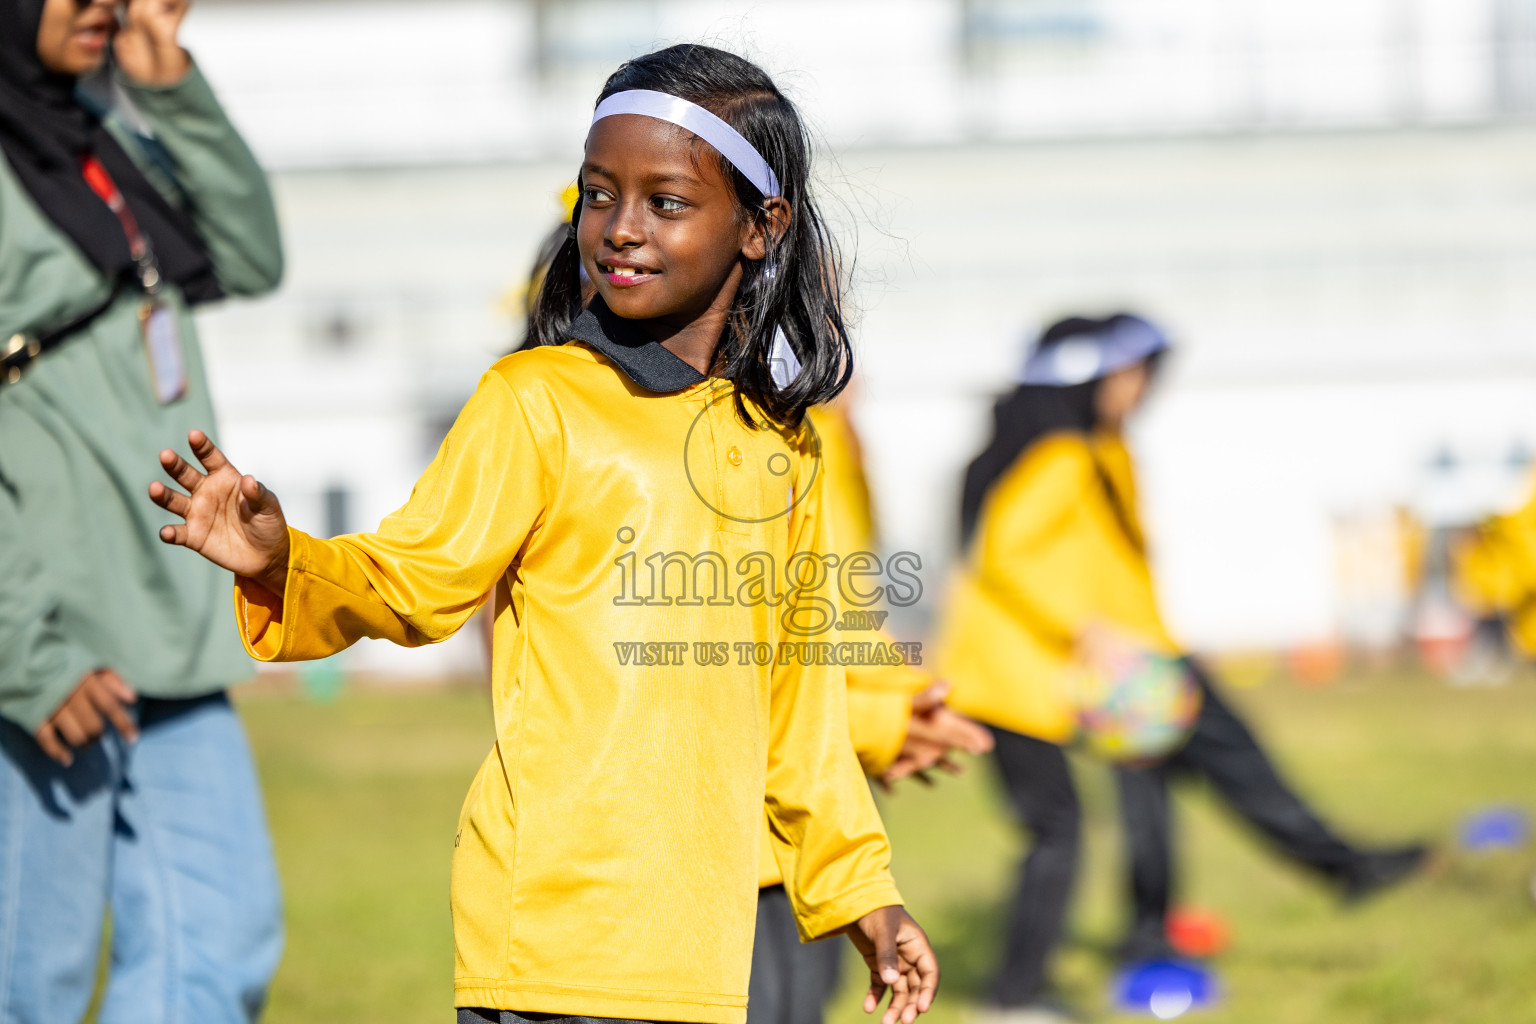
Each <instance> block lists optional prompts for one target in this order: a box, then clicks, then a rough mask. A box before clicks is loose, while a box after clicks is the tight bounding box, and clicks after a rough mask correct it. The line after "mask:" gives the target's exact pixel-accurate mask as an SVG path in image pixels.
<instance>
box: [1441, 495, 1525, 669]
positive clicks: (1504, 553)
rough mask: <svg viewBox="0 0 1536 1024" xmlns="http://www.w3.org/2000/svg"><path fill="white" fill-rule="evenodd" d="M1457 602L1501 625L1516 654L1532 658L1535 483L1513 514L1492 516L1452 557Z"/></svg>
mask: <svg viewBox="0 0 1536 1024" xmlns="http://www.w3.org/2000/svg"><path fill="white" fill-rule="evenodd" d="M1451 561H1452V568H1453V580H1454V582H1455V585H1456V594H1457V596H1458V597H1459V598H1460V599H1461V600H1462V601H1463V602H1464V603H1465V604H1466V605H1467V607H1468V608H1469V609H1470V610H1471V611H1472V612H1473V613H1474V614H1476V615H1478V616H1479V617H1481V618H1483V619H1487V620H1494V621H1497V622H1499V623H1502V625H1503V627H1504V628H1505V630H1506V631H1507V632H1508V635H1509V638H1510V640H1511V641H1513V643H1514V646H1515V649H1516V650H1518V651H1519V652H1520V653H1521V654H1523V655H1524V656H1525V657H1527V658H1536V481H1533V483H1532V486H1531V494H1530V498H1529V499H1528V500H1527V501H1526V502H1525V504H1524V505H1523V506H1521V507H1520V508H1519V509H1517V510H1516V511H1514V512H1509V513H1506V514H1503V515H1497V516H1491V517H1490V518H1488V519H1487V520H1486V521H1484V522H1483V523H1481V524H1479V525H1478V527H1477V528H1476V529H1475V530H1472V531H1470V532H1469V533H1468V534H1467V535H1466V536H1465V537H1462V538H1460V539H1459V540H1458V542H1457V543H1456V544H1455V545H1454V546H1453V548H1452V551H1451Z"/></svg>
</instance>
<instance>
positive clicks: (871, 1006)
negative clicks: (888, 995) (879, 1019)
mask: <svg viewBox="0 0 1536 1024" xmlns="http://www.w3.org/2000/svg"><path fill="white" fill-rule="evenodd" d="M884 998H885V982H883V981H881V980H880V974H879V972H878V971H870V972H869V991H868V992H866V993H864V1012H865V1013H874V1012H875V1011H876V1010H878V1009H879V1008H880V1000H882V999H884Z"/></svg>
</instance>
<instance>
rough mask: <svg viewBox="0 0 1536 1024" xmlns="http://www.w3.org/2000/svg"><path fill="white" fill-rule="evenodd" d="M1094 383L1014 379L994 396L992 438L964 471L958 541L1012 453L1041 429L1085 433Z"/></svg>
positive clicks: (1093, 415) (964, 539) (969, 530)
mask: <svg viewBox="0 0 1536 1024" xmlns="http://www.w3.org/2000/svg"><path fill="white" fill-rule="evenodd" d="M1098 390H1099V382H1098V381H1097V380H1090V381H1087V382H1085V383H1082V384H1073V385H1071V386H1070V387H1051V386H1049V385H1045V384H1020V385H1019V386H1018V387H1016V388H1014V389H1013V391H1011V392H1009V393H1008V394H1006V395H1004V396H1003V397H1002V398H1000V399H998V400H997V405H996V406H994V407H993V409H992V417H993V427H992V440H991V441H990V442H989V443H988V444H987V446H986V448H984V449H982V452H981V454H980V455H978V456H976V458H975V459H973V460H971V464H970V465H969V466H967V467H966V470H965V487H964V490H963V492H962V493H961V498H960V544H961V546H962V547H964V546H967V545H969V544H970V542H971V536H972V535H973V534H974V533H975V532H976V522H977V520H979V519H980V518H981V506H982V503H983V502H984V501H985V500H986V498H987V494H988V493H989V492H990V491H991V490H992V485H993V484H995V483H996V482H997V480H998V478H999V477H1001V476H1002V475H1003V474H1004V473H1006V472H1008V469H1009V467H1011V466H1012V465H1013V464H1014V462H1015V461H1017V460H1018V457H1019V456H1020V455H1022V454H1023V453H1024V451H1025V450H1026V449H1028V448H1029V447H1030V446H1031V445H1033V444H1034V443H1035V442H1036V441H1038V440H1040V439H1041V438H1043V437H1045V436H1046V435H1047V434H1056V433H1060V432H1062V431H1073V432H1076V433H1081V434H1087V433H1090V432H1091V431H1092V430H1093V425H1094V422H1095V421H1096V420H1097V418H1098V414H1097V411H1096V410H1095V408H1094V397H1095V396H1096V395H1097V393H1098Z"/></svg>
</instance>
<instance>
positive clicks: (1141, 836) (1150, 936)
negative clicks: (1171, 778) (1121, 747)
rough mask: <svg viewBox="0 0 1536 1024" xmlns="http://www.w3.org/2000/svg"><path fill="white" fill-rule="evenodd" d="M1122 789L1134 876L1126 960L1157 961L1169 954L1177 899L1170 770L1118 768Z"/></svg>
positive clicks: (1127, 855)
mask: <svg viewBox="0 0 1536 1024" xmlns="http://www.w3.org/2000/svg"><path fill="white" fill-rule="evenodd" d="M1115 783H1116V785H1117V787H1118V788H1119V791H1120V819H1121V822H1122V825H1123V827H1124V831H1125V858H1126V864H1127V865H1128V867H1129V868H1130V875H1131V908H1132V909H1131V927H1130V931H1129V932H1128V933H1127V935H1126V938H1125V941H1124V942H1123V943H1122V944H1121V947H1120V955H1121V957H1122V958H1124V959H1126V960H1152V959H1158V958H1162V957H1165V956H1167V955H1168V954H1169V946H1168V940H1167V937H1166V929H1167V921H1168V907H1169V904H1170V902H1171V901H1172V898H1173V887H1174V882H1173V879H1174V870H1175V869H1174V859H1173V808H1172V807H1171V806H1170V805H1169V802H1168V772H1167V769H1166V768H1164V767H1163V766H1161V765H1155V766H1151V767H1146V768H1130V767H1126V766H1123V765H1122V766H1118V767H1116V768H1115Z"/></svg>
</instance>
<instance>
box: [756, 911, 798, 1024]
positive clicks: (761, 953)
mask: <svg viewBox="0 0 1536 1024" xmlns="http://www.w3.org/2000/svg"><path fill="white" fill-rule="evenodd" d="M799 942H800V937H799V935H798V934H797V933H796V932H795V918H794V912H793V911H792V910H790V907H789V896H788V895H787V894H786V893H785V892H784V887H783V886H782V885H770V886H768V887H767V888H766V889H759V890H758V892H757V930H756V932H755V933H754V934H753V937H752V978H751V980H750V981H749V982H748V983H747V1024H789V1008H790V1002H791V999H792V991H791V986H792V984H793V976H792V974H791V973H790V960H791V958H792V957H793V955H794V951H793V949H792V948H791V947H792V945H798V944H799Z"/></svg>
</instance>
